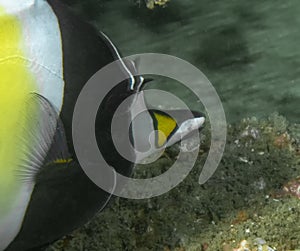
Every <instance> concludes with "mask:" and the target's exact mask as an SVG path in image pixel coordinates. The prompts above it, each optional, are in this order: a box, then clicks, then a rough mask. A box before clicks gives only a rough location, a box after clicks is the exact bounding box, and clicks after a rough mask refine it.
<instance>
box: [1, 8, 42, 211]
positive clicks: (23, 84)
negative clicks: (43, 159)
mask: <svg viewBox="0 0 300 251" xmlns="http://www.w3.org/2000/svg"><path fill="white" fill-rule="evenodd" d="M21 45H22V24H21V23H20V22H19V20H18V19H17V18H16V17H15V16H13V15H9V14H6V13H5V10H4V9H3V8H1V6H0V215H1V213H3V211H4V212H5V211H7V210H9V208H10V206H11V203H13V199H14V197H15V194H16V193H17V192H18V189H20V184H19V183H20V180H18V177H17V175H16V169H17V168H18V166H19V165H20V161H21V159H22V156H23V155H24V154H25V153H24V152H26V150H27V145H26V142H30V139H28V138H24V135H23V134H24V130H25V131H28V130H30V129H32V128H31V127H32V126H33V125H34V123H35V124H36V122H34V121H32V122H29V121H28V120H26V119H25V116H24V110H25V109H24V106H25V104H26V100H27V99H28V96H29V94H30V93H31V92H34V91H36V85H35V81H34V78H33V75H32V73H30V71H29V68H28V62H27V61H26V55H25V53H24V52H23V51H22V50H21ZM26 112H28V113H30V114H32V115H33V118H36V116H35V115H37V110H36V108H35V107H33V106H31V107H30V110H26ZM25 115H26V114H25ZM26 135H27V137H29V136H28V135H29V134H26Z"/></svg>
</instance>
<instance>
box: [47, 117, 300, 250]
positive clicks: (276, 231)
mask: <svg viewBox="0 0 300 251" xmlns="http://www.w3.org/2000/svg"><path fill="white" fill-rule="evenodd" d="M207 128H209V126H207ZM208 135H209V129H205V130H204V131H203V137H202V141H203V143H202V145H201V151H200V154H199V159H198V161H197V163H196V165H195V167H194V168H193V170H192V171H191V173H190V174H189V176H188V177H187V178H186V179H185V180H184V181H183V182H182V183H181V184H180V185H178V186H177V187H176V188H175V189H173V190H171V191H170V192H169V193H166V194H164V195H162V196H160V197H156V198H152V199H147V200H127V199H120V198H116V199H115V200H113V201H112V202H111V203H110V205H109V206H108V207H107V208H106V209H105V210H104V211H103V212H101V213H99V215H97V216H96V217H95V218H94V219H93V220H92V221H91V222H90V223H88V224H87V225H85V226H84V227H82V228H80V229H78V230H77V231H75V232H74V233H72V234H71V235H69V236H66V237H64V238H63V239H62V240H60V241H58V242H56V243H55V244H53V245H52V246H50V247H48V248H47V249H46V250H47V251H50V250H52V251H53V250H57V251H58V250H64V251H70V250H91V251H93V250H114V251H118V250H139V251H147V250H163V251H169V250H177V251H184V250H186V251H188V250H190V251H218V250H220V251H246V250H248V251H253V250H261V251H264V250H269V251H272V250H281V251H287V250H299V249H300V199H299V198H300V178H299V176H300V153H299V146H300V125H297V124H289V123H288V122H287V121H286V119H285V118H284V117H282V116H279V115H278V114H273V115H271V116H270V117H269V118H268V119H264V120H258V119H256V118H250V119H244V120H242V121H241V122H240V123H237V124H234V125H229V126H228V138H227V146H226V150H225V153H224V156H223V159H222V161H221V163H220V166H219V167H218V169H217V171H216V172H215V174H214V175H213V177H212V178H211V179H209V181H208V182H207V183H205V184H204V185H199V183H198V177H199V174H200V172H201V168H202V166H203V163H204V161H205V158H206V155H207V152H208V147H209V143H210V142H209V136H208ZM176 152H177V148H176V147H173V148H172V149H170V150H169V151H168V153H167V154H166V155H165V156H164V157H162V158H161V159H160V160H158V161H157V162H156V163H155V164H152V165H151V166H147V167H145V166H138V167H137V169H136V173H135V176H136V177H143V178H145V177H150V176H153V175H157V174H159V173H161V172H164V171H165V170H167V168H168V167H169V166H170V165H171V164H172V162H173V161H174V158H175V156H176Z"/></svg>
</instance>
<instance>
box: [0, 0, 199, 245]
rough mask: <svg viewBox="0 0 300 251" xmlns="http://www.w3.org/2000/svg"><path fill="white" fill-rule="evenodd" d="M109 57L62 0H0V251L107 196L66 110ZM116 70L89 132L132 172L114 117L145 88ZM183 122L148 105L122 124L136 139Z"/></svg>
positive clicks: (80, 215)
mask: <svg viewBox="0 0 300 251" xmlns="http://www.w3.org/2000/svg"><path fill="white" fill-rule="evenodd" d="M116 59H120V54H119V52H118V50H117V49H116V47H115V46H114V44H113V43H112V42H111V41H110V39H109V38H108V37H107V36H106V35H104V34H103V33H101V32H98V31H96V30H95V29H94V28H93V27H92V26H90V25H89V24H87V23H85V22H83V21H81V20H80V19H78V18H77V17H76V16H74V15H73V14H72V13H70V12H69V11H68V10H67V8H66V7H65V6H64V5H63V4H62V3H61V1H59V0H47V1H46V0H0V251H3V250H5V251H22V250H29V249H32V248H36V247H41V246H43V245H46V244H49V243H51V242H53V241H55V240H56V239H58V238H60V237H62V236H63V235H65V234H68V233H70V231H72V230H73V229H75V228H77V227H79V226H80V225H82V224H84V223H85V222H87V221H88V220H89V219H90V218H91V217H92V216H93V215H94V214H95V213H97V212H98V211H100V210H101V209H102V208H103V207H104V206H105V205H106V204H107V201H108V200H109V199H110V197H111V194H109V193H107V192H105V191H104V190H102V189H100V188H99V187H98V186H96V185H95V184H94V183H93V182H92V181H91V180H90V179H89V178H88V177H87V176H86V175H85V173H84V172H83V170H82V168H81V167H80V165H79V163H78V160H77V158H76V153H75V151H74V146H73V140H72V115H73V111H74V107H75V103H76V100H77V98H78V96H79V94H80V92H81V90H82V88H83V87H84V85H85V83H86V82H87V81H88V80H89V79H90V78H91V77H92V76H93V74H95V73H96V72H97V71H98V70H99V69H101V68H102V67H104V66H105V65H107V64H108V63H111V62H113V61H114V60H116ZM120 71H122V72H124V74H125V73H126V74H128V76H127V75H126V76H127V78H126V80H125V81H123V82H121V83H119V84H118V85H117V86H116V87H114V88H113V89H112V90H111V91H110V92H109V93H108V94H107V95H106V98H105V99H104V100H103V102H102V104H101V106H100V108H99V111H98V115H97V118H96V131H95V134H96V138H97V142H99V149H100V150H101V152H102V154H103V156H104V158H105V160H106V161H107V163H108V164H109V165H110V166H112V167H113V168H114V169H115V170H116V171H117V172H119V173H121V174H123V175H125V176H130V174H131V173H132V170H133V163H131V162H129V161H128V160H126V159H124V158H123V157H122V156H121V155H120V154H119V153H118V152H117V150H116V149H115V148H114V145H113V141H112V137H111V135H110V131H111V130H110V128H111V121H112V117H113V114H114V111H116V109H117V107H118V106H119V105H120V104H121V103H122V102H123V101H124V100H125V99H126V98H127V97H129V96H130V95H132V94H134V95H139V97H141V96H142V95H143V90H142V88H141V87H142V86H143V82H144V79H143V77H142V76H134V74H133V72H132V71H133V67H129V66H128V64H126V63H122V64H120ZM99 84H101V83H99ZM140 100H143V99H140ZM134 105H141V102H136V103H135V104H134ZM182 112H183V113H184V111H182ZM130 113H131V109H128V111H127V113H124V120H129V119H130V118H131V114H130ZM149 114H150V111H149ZM146 115H147V114H146ZM201 117H202V116H200V115H199V116H197V118H195V119H199V118H201ZM203 122H204V119H203V118H201V119H200V120H199V121H198V122H197V128H199V127H201V126H202V124H203ZM184 123H185V121H182V122H178V121H174V119H172V117H170V116H168V115H167V114H164V113H159V112H156V111H155V110H154V111H151V116H146V119H143V123H136V124H135V125H134V126H133V127H132V128H131V131H130V132H129V133H131V134H132V137H133V142H134V143H135V142H141V141H139V139H138V137H140V135H144V134H147V133H148V134H149V131H147V130H153V129H160V130H161V131H163V132H164V133H165V135H166V137H165V139H166V141H169V142H171V143H172V144H173V143H175V141H177V140H178V138H177V137H176V135H177V134H178V131H180V130H181V132H180V133H182V130H185V133H187V129H184V128H185V127H184ZM182 126H183V127H182ZM134 131H135V132H138V133H135V132H134ZM171 139H172V140H171ZM156 141H157V142H158V143H159V144H160V145H161V144H164V143H166V142H162V140H161V139H156ZM138 144H141V143H138Z"/></svg>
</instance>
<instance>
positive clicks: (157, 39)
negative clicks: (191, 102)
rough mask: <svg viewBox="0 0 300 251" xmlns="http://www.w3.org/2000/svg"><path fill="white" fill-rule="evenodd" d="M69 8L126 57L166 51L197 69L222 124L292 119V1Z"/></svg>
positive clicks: (297, 81)
mask: <svg viewBox="0 0 300 251" xmlns="http://www.w3.org/2000/svg"><path fill="white" fill-rule="evenodd" d="M73 6H77V7H78V6H80V7H79V8H78V9H80V11H81V13H83V15H84V16H85V18H88V19H89V20H91V21H93V22H94V23H95V24H96V26H97V27H99V29H101V30H103V31H104V32H106V33H107V34H108V35H109V36H110V37H111V39H112V40H113V41H114V42H115V43H116V44H117V46H118V47H119V49H120V51H121V52H122V53H123V55H125V56H127V55H131V54H136V53H145V52H157V53H166V54H171V55H174V56H177V57H180V58H183V59H185V60H187V61H189V62H190V63H192V64H194V65H195V66H197V67H198V68H199V69H201V70H202V71H203V72H204V73H205V75H206V76H207V77H208V78H209V79H210V81H211V82H212V83H213V85H214V86H215V88H216V90H217V92H218V94H219V95H220V97H221V99H222V102H223V105H224V107H225V111H226V116H227V118H228V120H229V121H231V122H233V121H237V120H240V119H241V118H244V117H247V116H250V117H251V116H258V117H262V116H263V117H265V116H267V115H269V114H270V113H272V112H274V111H277V112H279V113H280V114H282V115H284V116H286V117H287V118H288V120H289V121H293V122H299V110H298V107H299V100H300V50H299V42H300V32H299V27H300V15H299V13H300V3H299V1H297V0H290V1H280V0H275V1H259V0H254V1H247V0H236V1H221V0H219V1H210V0H199V1H192V0H186V1H176V0H172V1H171V2H170V3H169V4H168V6H167V7H166V8H155V9H154V10H149V9H147V8H145V5H144V3H143V2H141V3H140V4H138V3H136V4H135V3H134V1H133V0H132V1H118V0H113V1H100V0H99V1H97V0H89V1H85V3H84V4H83V3H78V4H76V5H73ZM168 86H169V87H168V88H173V90H174V88H175V87H174V86H172V84H170V83H169V85H168ZM175 92H176V90H175ZM178 92H179V91H178ZM180 92H181V91H180ZM186 100H188V94H186Z"/></svg>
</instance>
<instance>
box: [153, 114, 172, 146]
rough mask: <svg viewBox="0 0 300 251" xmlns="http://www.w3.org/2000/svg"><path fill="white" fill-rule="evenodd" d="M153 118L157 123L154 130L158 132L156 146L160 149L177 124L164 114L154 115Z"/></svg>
mask: <svg viewBox="0 0 300 251" xmlns="http://www.w3.org/2000/svg"><path fill="white" fill-rule="evenodd" d="M154 116H155V119H156V122H157V128H156V129H157V130H158V135H157V145H158V146H159V147H161V146H163V145H164V144H165V143H166V141H167V139H168V137H169V136H170V135H171V134H172V132H173V131H174V129H175V128H176V125H177V123H176V121H175V120H174V119H173V118H172V117H169V116H167V115H164V114H160V113H154Z"/></svg>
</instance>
